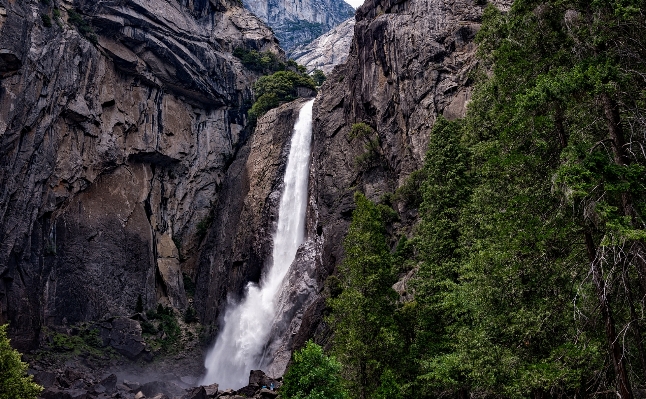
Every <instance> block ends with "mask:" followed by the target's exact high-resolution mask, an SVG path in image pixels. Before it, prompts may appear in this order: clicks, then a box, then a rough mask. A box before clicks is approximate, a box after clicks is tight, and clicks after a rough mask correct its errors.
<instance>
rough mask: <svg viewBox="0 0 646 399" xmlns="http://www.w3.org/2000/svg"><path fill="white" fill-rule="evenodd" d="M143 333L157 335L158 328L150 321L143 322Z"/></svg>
mask: <svg viewBox="0 0 646 399" xmlns="http://www.w3.org/2000/svg"><path fill="white" fill-rule="evenodd" d="M141 332H142V333H144V334H150V335H152V334H157V327H155V325H154V324H153V323H151V322H149V321H148V320H144V321H142V322H141Z"/></svg>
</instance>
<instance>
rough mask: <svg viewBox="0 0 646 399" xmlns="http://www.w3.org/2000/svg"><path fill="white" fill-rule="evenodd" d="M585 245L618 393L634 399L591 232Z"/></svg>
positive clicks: (622, 398)
mask: <svg viewBox="0 0 646 399" xmlns="http://www.w3.org/2000/svg"><path fill="white" fill-rule="evenodd" d="M585 245H586V249H587V251H588V258H589V259H590V266H591V268H592V279H593V281H594V285H595V288H596V291H597V297H598V299H599V305H600V307H601V317H602V318H603V321H604V324H605V328H606V338H607V339H608V346H609V349H610V357H611V358H612V363H613V365H614V368H615V374H616V375H617V390H618V391H619V392H618V393H619V396H620V397H621V399H633V391H632V389H631V387H630V379H629V378H628V370H627V369H626V359H625V357H624V348H623V346H622V345H621V344H620V343H619V339H618V337H617V330H616V328H615V320H614V319H613V317H612V310H611V309H610V306H609V305H608V297H607V295H606V286H605V281H604V279H603V275H602V273H601V270H600V269H599V261H598V259H597V248H596V245H595V244H594V240H593V239H592V234H591V233H590V232H589V231H586V232H585Z"/></svg>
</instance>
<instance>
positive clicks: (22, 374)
mask: <svg viewBox="0 0 646 399" xmlns="http://www.w3.org/2000/svg"><path fill="white" fill-rule="evenodd" d="M27 367H28V366H27V363H24V362H22V361H21V360H20V353H18V351H16V350H15V349H13V348H12V347H11V345H10V344H9V338H8V337H7V325H3V326H0V399H36V398H37V397H38V395H39V394H40V392H41V391H42V390H43V387H41V386H40V385H38V384H36V383H35V382H33V381H32V377H31V376H27Z"/></svg>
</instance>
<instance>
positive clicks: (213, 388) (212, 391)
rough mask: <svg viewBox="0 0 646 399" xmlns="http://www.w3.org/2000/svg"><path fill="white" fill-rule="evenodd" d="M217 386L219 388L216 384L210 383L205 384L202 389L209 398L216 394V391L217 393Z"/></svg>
mask: <svg viewBox="0 0 646 399" xmlns="http://www.w3.org/2000/svg"><path fill="white" fill-rule="evenodd" d="M218 388H219V387H218V384H211V385H207V386H205V387H204V390H205V391H206V396H208V397H209V398H214V397H216V396H218V393H219V391H218Z"/></svg>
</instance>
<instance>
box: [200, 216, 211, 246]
mask: <svg viewBox="0 0 646 399" xmlns="http://www.w3.org/2000/svg"><path fill="white" fill-rule="evenodd" d="M211 224H213V214H212V213H209V214H208V215H206V216H205V217H204V219H202V220H200V221H199V222H198V223H197V239H198V241H202V240H203V239H204V237H206V233H208V231H209V227H211Z"/></svg>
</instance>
